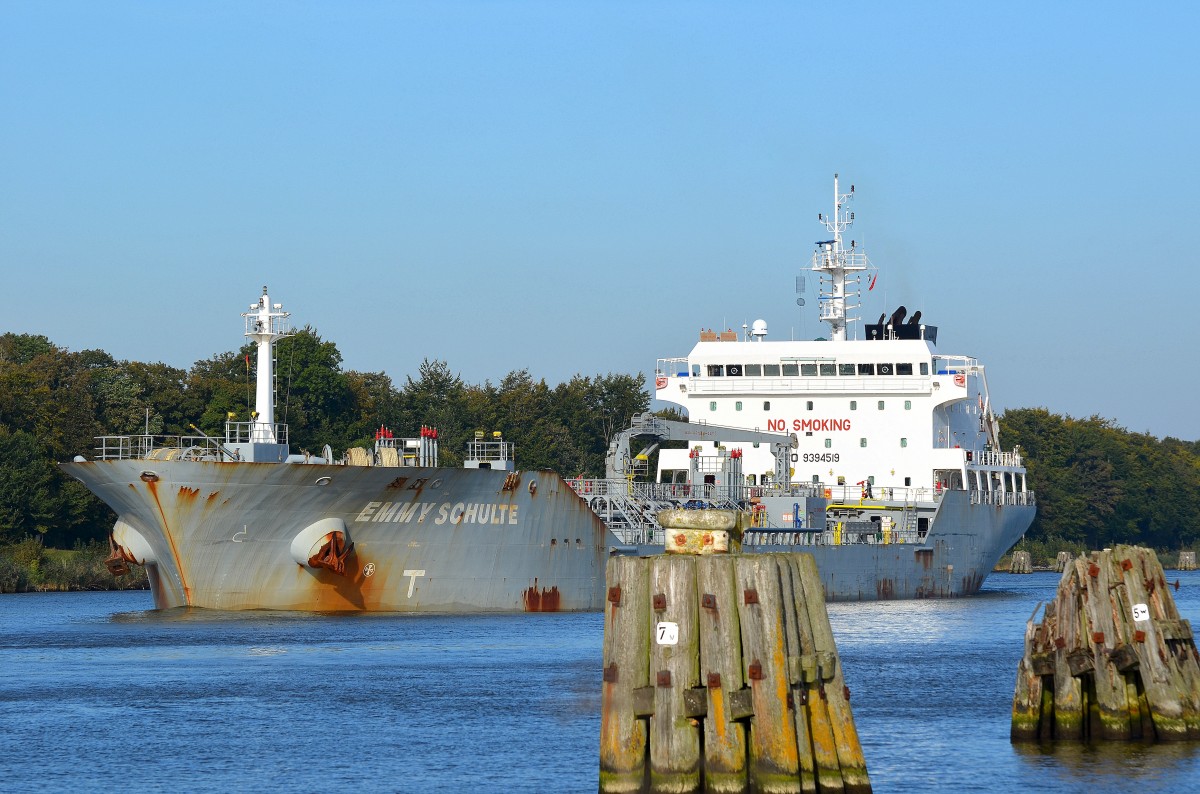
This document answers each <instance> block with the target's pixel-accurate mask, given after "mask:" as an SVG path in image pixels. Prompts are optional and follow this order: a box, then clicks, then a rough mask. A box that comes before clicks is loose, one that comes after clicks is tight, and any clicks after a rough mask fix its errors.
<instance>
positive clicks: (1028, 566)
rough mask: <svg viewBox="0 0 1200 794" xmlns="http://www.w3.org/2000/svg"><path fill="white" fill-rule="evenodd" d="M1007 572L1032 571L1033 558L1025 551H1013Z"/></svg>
mask: <svg viewBox="0 0 1200 794" xmlns="http://www.w3.org/2000/svg"><path fill="white" fill-rule="evenodd" d="M1008 572H1009V573H1033V560H1032V559H1030V556H1029V552H1027V551H1014V552H1013V555H1012V562H1011V563H1010V564H1009V566H1008Z"/></svg>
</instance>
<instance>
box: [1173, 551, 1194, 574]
mask: <svg viewBox="0 0 1200 794" xmlns="http://www.w3.org/2000/svg"><path fill="white" fill-rule="evenodd" d="M1176 565H1177V567H1178V568H1179V570H1181V571H1194V570H1196V552H1194V551H1181V552H1179V562H1178V563H1177V564H1176Z"/></svg>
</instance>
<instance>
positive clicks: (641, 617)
mask: <svg viewBox="0 0 1200 794" xmlns="http://www.w3.org/2000/svg"><path fill="white" fill-rule="evenodd" d="M681 545H685V544H681ZM607 584H608V587H609V600H608V603H607V604H606V613H605V624H604V625H605V636H604V662H603V664H604V674H603V678H604V689H603V698H602V712H601V735H600V791H601V792H629V791H654V792H659V791H662V792H666V791H671V792H701V791H704V792H730V794H733V793H734V792H750V791H754V792H762V793H763V794H768V793H770V792H826V791H846V792H852V793H853V792H869V791H870V790H871V787H870V780H869V778H868V776H867V770H866V763H865V762H864V760H863V756H862V748H861V746H860V744H859V740H858V734H857V732H856V730H855V728H854V721H853V715H852V713H851V711H850V704H849V702H848V701H849V690H848V689H847V688H846V686H845V683H844V680H843V678H842V674H841V669H840V664H839V662H838V656H837V648H836V646H835V645H834V642H833V632H832V630H831V628H830V626H829V616H828V613H827V612H826V610H825V601H824V593H823V591H822V587H821V582H820V578H819V576H818V574H817V569H816V564H815V563H814V561H813V559H812V557H811V555H807V554H751V555H725V554H713V555H711V556H697V555H688V554H669V555H663V556H658V557H651V558H641V559H638V558H629V557H616V558H613V559H611V560H610V561H609V568H608V572H607ZM635 591H640V592H635ZM638 624H640V625H638ZM639 654H640V658H639Z"/></svg>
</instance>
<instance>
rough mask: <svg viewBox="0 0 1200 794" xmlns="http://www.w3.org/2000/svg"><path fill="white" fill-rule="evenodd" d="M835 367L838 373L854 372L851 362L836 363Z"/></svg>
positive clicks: (851, 373)
mask: <svg viewBox="0 0 1200 794" xmlns="http://www.w3.org/2000/svg"><path fill="white" fill-rule="evenodd" d="M837 368H838V374H839V375H853V374H854V365H853V364H838V365H837Z"/></svg>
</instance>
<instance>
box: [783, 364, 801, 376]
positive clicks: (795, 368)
mask: <svg viewBox="0 0 1200 794" xmlns="http://www.w3.org/2000/svg"><path fill="white" fill-rule="evenodd" d="M799 374H800V366H799V365H797V364H784V365H783V376H784V377H785V378H788V377H791V378H794V377H796V376H797V375H799Z"/></svg>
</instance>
